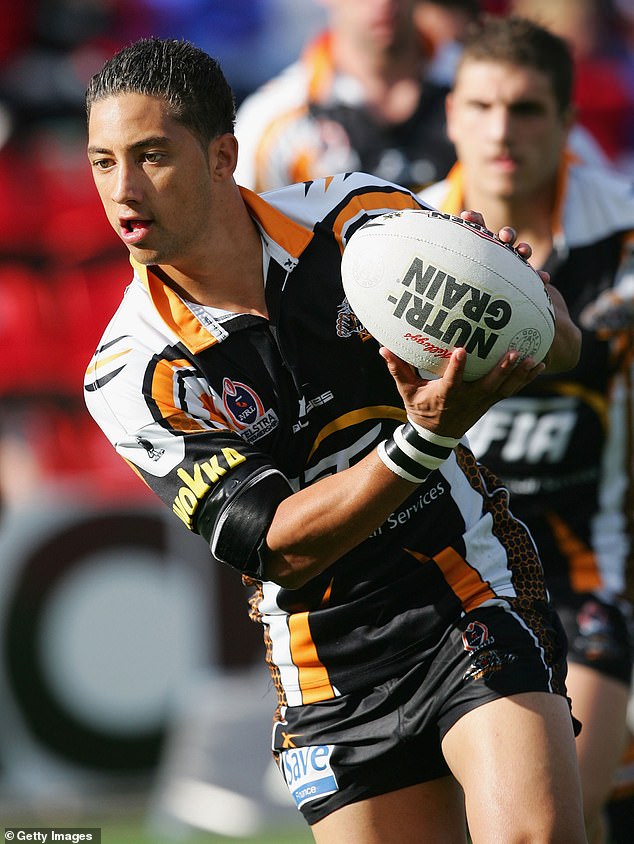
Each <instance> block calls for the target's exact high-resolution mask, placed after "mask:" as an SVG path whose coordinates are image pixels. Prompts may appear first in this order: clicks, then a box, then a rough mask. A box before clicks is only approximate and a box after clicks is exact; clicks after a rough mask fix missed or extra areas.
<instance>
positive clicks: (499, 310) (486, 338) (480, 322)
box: [388, 258, 513, 360]
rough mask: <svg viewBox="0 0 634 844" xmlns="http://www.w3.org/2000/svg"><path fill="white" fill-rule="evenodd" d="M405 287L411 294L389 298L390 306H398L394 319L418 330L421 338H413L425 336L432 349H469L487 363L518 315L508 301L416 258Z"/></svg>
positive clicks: (407, 273)
mask: <svg viewBox="0 0 634 844" xmlns="http://www.w3.org/2000/svg"><path fill="white" fill-rule="evenodd" d="M400 284H401V285H402V286H403V287H405V288H407V289H406V290H404V291H403V292H402V293H401V294H400V297H399V296H388V302H391V303H392V304H393V305H395V308H394V310H393V314H394V316H395V317H397V318H398V319H401V320H403V321H404V322H405V323H406V324H407V325H408V326H411V328H413V329H415V331H416V332H417V333H416V334H415V335H411V336H413V337H418V338H420V337H421V335H422V337H423V338H424V340H425V342H429V344H430V345H433V342H434V340H436V341H438V340H440V341H441V342H442V343H445V344H447V345H449V346H464V348H465V349H466V350H467V351H468V352H470V353H471V354H475V355H477V357H479V358H481V359H482V360H486V358H487V357H488V356H489V354H490V353H491V350H492V349H493V347H494V346H495V343H496V342H497V339H498V336H499V335H498V334H497V333H496V332H497V331H500V330H501V329H502V328H504V326H506V325H507V324H508V322H509V321H510V319H511V316H512V313H513V311H512V308H511V305H510V303H509V302H507V301H506V300H505V299H499V298H498V299H495V298H493V296H491V294H490V293H487V292H486V291H484V290H479V289H478V288H477V287H473V285H471V284H469V283H468V282H466V281H458V280H457V279H456V278H454V276H451V275H448V274H447V273H445V272H443V271H442V270H440V269H438V267H435V266H434V265H433V264H427V266H425V265H424V264H423V262H422V260H421V259H420V258H414V260H413V261H412V263H411V264H410V266H409V268H408V270H407V271H406V273H405V275H404V276H403V278H402V279H401V281H400ZM457 307H459V308H460V316H458V317H456V316H455V309H456V308H457ZM450 312H453V315H450ZM429 338H433V339H431V340H430V339H429ZM415 342H421V339H417V340H416V341H415Z"/></svg>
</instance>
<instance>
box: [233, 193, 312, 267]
mask: <svg viewBox="0 0 634 844" xmlns="http://www.w3.org/2000/svg"><path fill="white" fill-rule="evenodd" d="M240 193H241V194H242V199H244V201H245V203H246V206H247V208H248V209H249V211H250V213H251V214H252V215H253V216H254V217H255V218H256V219H257V220H258V222H259V223H260V224H261V226H262V228H263V229H264V231H265V232H266V233H267V234H268V235H269V236H270V237H271V238H272V239H273V240H274V241H275V242H276V243H278V244H279V245H280V246H281V247H282V249H285V250H286V251H287V252H288V253H289V255H292V256H293V257H294V258H299V256H300V255H301V254H302V252H303V251H304V249H306V247H307V246H308V244H309V243H310V241H311V240H312V238H313V233H312V232H311V231H309V230H308V229H305V228H304V227H303V226H300V224H299V223H296V222H294V221H293V220H291V219H290V218H289V217H286V216H285V215H284V214H282V213H281V212H280V211H278V210H277V209H276V208H274V207H273V206H272V205H269V203H268V202H266V201H265V200H264V199H262V197H260V196H258V195H257V193H254V192H253V191H252V190H249V189H248V188H242V187H241V188H240Z"/></svg>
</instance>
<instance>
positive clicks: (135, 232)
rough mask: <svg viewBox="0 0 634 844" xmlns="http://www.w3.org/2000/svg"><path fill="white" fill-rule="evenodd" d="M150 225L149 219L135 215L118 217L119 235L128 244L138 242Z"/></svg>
mask: <svg viewBox="0 0 634 844" xmlns="http://www.w3.org/2000/svg"><path fill="white" fill-rule="evenodd" d="M151 227H152V221H151V220H141V219H139V218H136V217H120V218H119V236H120V237H121V239H122V240H123V241H124V242H125V243H127V244H128V245H132V244H135V243H139V241H141V240H143V238H144V237H145V236H146V235H147V233H148V232H149V230H150V228H151Z"/></svg>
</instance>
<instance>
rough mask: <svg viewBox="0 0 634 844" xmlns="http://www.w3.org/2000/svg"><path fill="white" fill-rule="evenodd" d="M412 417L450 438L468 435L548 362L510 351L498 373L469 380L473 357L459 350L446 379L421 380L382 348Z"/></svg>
mask: <svg viewBox="0 0 634 844" xmlns="http://www.w3.org/2000/svg"><path fill="white" fill-rule="evenodd" d="M380 354H381V356H382V357H383V358H384V360H385V361H386V363H387V367H388V369H389V371H390V374H391V375H392V377H393V378H394V380H395V382H396V386H397V389H398V391H399V393H400V395H401V398H402V399H403V404H404V406H405V410H406V412H407V415H408V417H409V418H410V419H412V420H413V421H414V422H416V423H417V424H418V425H421V426H422V427H423V428H427V430H428V431H432V432H433V433H435V434H440V435H441V436H446V437H455V438H460V437H462V436H463V435H464V434H465V433H466V432H467V431H468V430H469V428H471V427H472V425H474V424H475V423H476V422H477V421H478V419H480V417H481V416H482V415H483V414H484V413H486V411H487V410H488V409H489V408H490V407H492V406H493V405H494V404H496V403H497V402H498V401H500V400H501V399H504V398H508V397H509V396H512V395H514V394H515V393H517V392H519V391H520V390H522V389H523V388H524V387H526V386H528V384H530V383H531V382H532V381H534V379H535V378H536V377H537V376H538V375H539V374H540V373H541V372H543V371H544V368H545V367H544V364H543V363H536V362H535V361H534V360H533V358H530V357H527V358H524V359H522V358H521V355H520V353H519V352H517V351H516V350H514V349H512V350H509V351H508V352H506V353H505V354H504V355H503V356H502V358H501V359H500V360H499V361H498V363H497V364H496V365H495V366H494V367H493V369H492V370H491V371H490V372H488V373H487V374H486V375H483V376H482V377H481V378H478V379H476V380H475V381H464V380H463V374H464V368H465V363H466V360H467V353H466V352H465V350H464V349H462V348H456V349H454V350H453V352H452V354H451V358H450V359H449V363H448V365H447V368H446V370H445V372H444V374H443V375H442V377H441V378H436V379H433V380H428V379H425V378H421V377H420V376H419V374H418V373H417V371H416V370H415V368H414V367H413V366H411V365H410V364H408V363H406V362H405V361H404V360H402V359H401V358H399V357H398V356H397V355H395V354H394V353H393V352H390V351H389V350H388V349H386V348H385V347H382V348H381V350H380Z"/></svg>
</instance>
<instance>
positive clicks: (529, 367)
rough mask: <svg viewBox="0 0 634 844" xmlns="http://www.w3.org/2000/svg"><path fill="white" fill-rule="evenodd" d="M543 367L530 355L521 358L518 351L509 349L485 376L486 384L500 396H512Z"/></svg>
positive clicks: (528, 382)
mask: <svg viewBox="0 0 634 844" xmlns="http://www.w3.org/2000/svg"><path fill="white" fill-rule="evenodd" d="M544 369H545V365H544V364H543V363H536V362H535V360H534V359H533V358H531V357H526V358H522V357H521V356H520V354H519V352H517V351H515V350H514V349H513V350H510V351H508V352H506V354H505V355H503V356H502V358H501V359H500V361H499V362H498V363H497V364H496V366H494V367H493V369H492V370H491V372H490V373H489V374H488V375H487V376H485V378H486V379H488V380H487V382H486V386H487V388H488V389H490V390H491V391H492V392H494V393H497V394H498V395H500V396H503V397H508V396H512V395H514V394H515V393H517V392H519V390H521V389H523V388H524V387H526V386H528V385H529V384H530V383H531V382H532V381H534V380H535V378H537V376H538V375H540V374H541V373H542V372H543V371H544Z"/></svg>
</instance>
